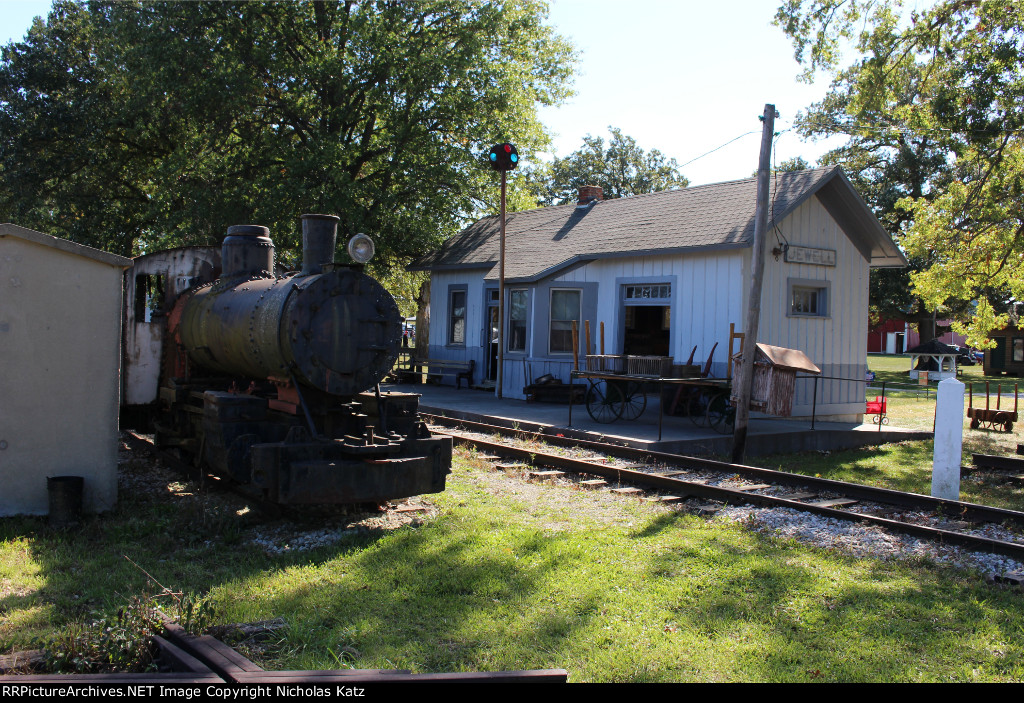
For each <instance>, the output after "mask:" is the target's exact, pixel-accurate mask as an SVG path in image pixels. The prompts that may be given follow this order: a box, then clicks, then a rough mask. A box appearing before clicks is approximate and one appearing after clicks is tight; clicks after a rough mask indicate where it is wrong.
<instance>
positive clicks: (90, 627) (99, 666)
mask: <svg viewBox="0 0 1024 703" xmlns="http://www.w3.org/2000/svg"><path fill="white" fill-rule="evenodd" d="M161 624H162V623H161V619H160V616H159V613H158V610H157V608H156V604H155V601H154V599H153V598H152V597H151V596H134V597H132V598H131V599H130V600H129V602H128V605H127V606H125V607H123V608H121V609H120V610H119V611H118V612H117V614H116V615H115V616H114V617H102V618H99V619H96V620H93V621H92V622H90V623H88V624H82V623H73V624H71V625H70V626H68V628H67V629H66V630H64V631H63V632H60V633H58V634H56V635H54V636H53V637H52V638H50V639H49V640H48V641H46V642H45V643H44V644H43V652H44V656H45V659H44V661H45V665H46V668H47V669H48V670H49V671H53V672H55V673H76V674H91V673H98V672H110V671H114V672H144V671H153V670H155V668H156V666H155V664H154V647H153V643H152V640H151V636H152V635H153V634H155V633H156V632H157V631H158V630H159V629H160V627H161Z"/></svg>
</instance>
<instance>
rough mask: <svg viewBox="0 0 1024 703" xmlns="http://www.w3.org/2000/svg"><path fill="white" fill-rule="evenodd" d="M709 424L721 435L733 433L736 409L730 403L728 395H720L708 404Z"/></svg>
mask: <svg viewBox="0 0 1024 703" xmlns="http://www.w3.org/2000/svg"><path fill="white" fill-rule="evenodd" d="M707 424H708V425H710V426H711V427H712V428H714V430H715V432H720V433H721V434H729V433H730V432H732V430H733V427H734V426H735V424H736V408H734V407H733V405H732V403H731V402H729V394H728V393H719V394H718V395H716V396H714V397H713V398H712V399H711V400H710V401H709V402H708V411H707Z"/></svg>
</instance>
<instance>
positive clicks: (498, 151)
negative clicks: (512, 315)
mask: <svg viewBox="0 0 1024 703" xmlns="http://www.w3.org/2000/svg"><path fill="white" fill-rule="evenodd" d="M487 159H488V161H489V162H490V164H491V168H493V169H494V170H495V171H499V172H500V173H501V235H500V237H499V239H498V374H497V375H498V377H497V380H496V383H495V389H494V392H495V395H496V396H497V397H498V398H501V386H502V383H503V381H504V378H503V372H504V370H505V173H506V172H507V171H511V170H512V169H514V168H515V167H516V166H518V165H519V152H518V151H516V148H515V146H513V145H512V144H509V143H508V142H505V143H503V144H495V145H494V146H492V147H491V151H490V153H488V154H487Z"/></svg>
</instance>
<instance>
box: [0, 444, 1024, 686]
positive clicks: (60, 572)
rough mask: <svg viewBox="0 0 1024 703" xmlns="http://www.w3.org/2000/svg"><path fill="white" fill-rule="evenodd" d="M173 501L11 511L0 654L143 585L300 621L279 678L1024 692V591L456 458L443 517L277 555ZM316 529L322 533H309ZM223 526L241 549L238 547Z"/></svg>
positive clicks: (0, 545) (242, 526)
mask: <svg viewBox="0 0 1024 703" xmlns="http://www.w3.org/2000/svg"><path fill="white" fill-rule="evenodd" d="M187 492H188V491H177V492H174V491H171V492H167V493H166V495H163V496H160V497H158V498H157V499H153V500H150V499H144V498H143V497H141V496H132V495H127V496H123V499H124V502H123V503H122V505H121V507H120V508H119V509H118V510H117V511H115V512H114V513H112V514H111V515H108V516H106V517H103V518H93V519H90V520H89V521H87V522H86V523H85V524H84V525H83V526H82V527H81V528H79V529H76V530H67V531H57V530H50V529H49V528H47V527H46V526H45V525H44V524H43V523H42V522H41V521H39V520H33V519H6V520H0V618H2V620H0V651H4V650H7V649H10V648H12V647H18V648H21V647H22V646H25V645H28V644H29V643H30V641H31V640H32V639H33V638H34V637H37V636H41V635H45V634H46V633H49V632H53V631H57V630H60V629H62V628H66V627H67V626H68V624H69V623H70V622H73V621H76V620H82V619H86V618H88V617H89V615H90V613H92V612H94V611H102V612H111V611H112V610H114V609H116V608H118V607H120V606H121V605H123V603H124V601H125V600H126V599H127V598H128V597H129V596H130V595H132V594H136V593H139V592H141V591H143V590H144V589H145V588H146V581H147V578H146V576H145V575H144V574H142V573H141V572H140V570H139V569H138V568H136V567H134V566H132V565H131V564H129V563H128V562H127V561H126V560H125V558H124V555H128V556H131V558H132V559H133V560H134V561H136V562H137V563H138V564H139V565H140V566H142V567H143V568H145V569H146V570H147V571H149V572H150V573H151V574H152V575H153V576H154V577H155V578H156V579H158V580H159V581H160V582H161V583H162V584H164V585H166V586H168V587H172V588H183V589H186V590H190V591H194V592H196V593H209V594H210V595H211V596H212V598H213V599H214V601H215V602H216V604H217V607H218V611H219V619H220V621H221V622H249V621H255V620H261V619H269V618H274V617H282V618H284V619H285V620H286V621H287V622H288V624H289V628H288V630H287V634H285V635H282V636H281V638H280V639H279V640H277V641H272V642H269V643H266V644H264V645H262V646H261V648H260V649H252V650H248V653H249V654H250V655H251V656H253V657H254V658H256V659H257V660H258V661H259V662H260V663H262V664H263V665H264V666H265V667H266V668H271V669H322V668H339V667H346V666H351V667H358V668H408V669H412V670H413V671H417V672H427V671H460V670H511V669H530V668H553V667H561V668H565V669H567V670H568V671H569V674H570V681H574V682H580V681H624V682H626V681H949V680H952V681H974V680H979V681H1019V680H1021V678H1022V677H1024V646H1022V638H1021V636H1020V635H1021V632H1022V631H1024V599H1021V598H1020V592H1019V590H1015V589H1010V588H1007V587H1000V586H991V585H986V584H985V583H984V582H983V580H982V579H980V578H979V577H978V576H977V575H976V574H973V573H969V572H963V571H957V570H953V569H950V568H945V567H939V566H936V565H934V564H931V563H929V562H927V561H924V560H921V561H916V562H885V561H877V560H872V559H855V558H851V557H846V556H843V555H841V554H837V553H834V552H828V551H824V550H818V549H813V548H809V547H807V546H804V545H801V544H798V543H796V542H792V541H783V540H777V539H774V538H771V537H766V536H764V535H760V534H757V533H753V532H750V531H748V530H746V529H745V528H744V527H743V526H742V525H739V524H735V523H727V522H725V521H721V520H715V519H712V520H708V519H705V518H701V517H696V516H692V515H688V514H685V513H679V512H673V511H669V510H667V509H665V508H661V507H654V506H648V505H647V504H643V503H640V502H638V501H636V500H635V499H628V498H621V497H613V496H610V495H609V494H607V493H599V492H586V491H578V490H573V489H570V488H564V487H548V486H545V487H536V486H533V485H531V484H525V483H523V482H520V481H518V480H514V479H511V478H508V477H505V476H504V475H502V474H500V473H498V472H494V471H492V470H488V469H487V468H485V465H484V464H483V463H482V462H479V461H476V460H475V459H474V458H473V457H472V455H470V454H467V453H465V452H461V451H460V452H459V454H458V458H457V461H456V464H455V467H454V473H453V475H452V476H451V477H450V479H449V489H448V490H447V491H446V492H445V493H443V494H440V495H438V496H435V497H434V498H433V499H434V500H435V502H436V504H437V506H438V508H439V513H438V515H437V516H436V517H434V518H431V519H429V520H427V521H425V522H424V523H423V524H420V525H418V526H407V527H403V528H400V529H397V530H393V531H381V532H371V533H366V534H356V535H353V536H350V537H348V538H346V540H345V541H343V542H339V543H336V544H334V545H333V546H330V547H323V548H320V549H318V550H315V551H312V552H305V553H292V554H285V555H278V556H271V555H268V554H266V553H264V552H263V551H262V550H261V549H259V548H258V547H256V546H254V545H251V544H249V542H248V532H247V530H248V529H249V525H248V523H247V522H246V516H238V515H236V514H235V513H234V512H232V511H218V510H216V509H215V508H213V507H212V503H203V502H202V501H199V500H196V499H195V497H188V496H185V495H184V493H187ZM313 527H315V525H310V528H313ZM225 535H226V537H225Z"/></svg>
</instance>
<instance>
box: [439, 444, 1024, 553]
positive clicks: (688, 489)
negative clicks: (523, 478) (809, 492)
mask: <svg viewBox="0 0 1024 703" xmlns="http://www.w3.org/2000/svg"><path fill="white" fill-rule="evenodd" d="M442 434H449V436H452V437H453V438H455V439H460V440H462V441H464V442H470V443H472V444H474V445H476V446H477V447H480V448H484V449H486V450H487V451H492V452H500V453H503V454H505V455H509V456H513V457H516V458H519V459H523V460H526V461H528V462H530V463H531V464H542V465H544V466H551V467H554V468H559V469H564V470H566V471H571V472H573V473H585V474H593V475H596V476H601V477H604V478H613V479H615V480H616V481H619V482H628V483H632V484H636V485H641V486H650V487H654V488H659V489H664V490H667V491H671V492H672V494H673V495H678V496H679V497H680V498H686V497H691V496H696V497H701V498H707V499H713V500H719V501H725V502H726V503H732V504H753V505H759V506H763V507H771V508H791V509H793V510H799V511H802V512H808V513H812V514H815V515H820V516H822V517H831V518H835V519H838V520H844V521H848V522H859V523H864V524H870V525H876V526H879V527H883V528H885V529H889V530H892V531H894V532H901V533H904V534H909V535H913V536H916V537H922V538H924V539H927V540H930V541H937V542H940V543H945V544H954V545H958V546H961V547H967V548H970V549H972V550H976V551H983V552H989V553H994V554H1002V555H1004V556H1010V557H1013V558H1015V559H1021V560H1024V544H1018V543H1015V542H1007V541H1005V540H997V539H992V538H989V537H981V536H977V535H969V534H964V533H961V532H954V531H952V530H945V529H941V528H936V527H928V526H925V525H917V524H913V523H907V522H901V521H898V520H892V519H889V518H882V517H877V516H874V515H867V514H864V513H855V512H852V511H847V510H840V509H837V508H830V507H825V506H821V505H814V504H811V503H802V502H800V501H796V500H790V499H786V498H778V497H775V496H767V495H761V494H758V493H752V492H749V491H741V490H737V489H731V488H722V487H718V486H709V485H706V484H703V483H697V482H694V481H686V480H683V479H679V478H675V477H672V476H667V475H658V474H651V473H646V472H643V471H636V470H633V469H624V468H618V467H614V466H607V465H605V464H600V463H597V462H594V461H587V460H584V459H572V458H569V457H563V456H559V455H557V454H548V453H546V452H537V451H533V450H530V449H521V448H518V447H511V446H509V445H507V444H501V443H497V442H491V441H488V440H482V439H476V438H469V437H464V436H459V435H455V434H452V433H442ZM666 456H672V457H676V458H678V455H666ZM685 458H688V457H685ZM714 463H716V464H718V465H719V466H728V467H733V466H738V465H735V464H726V463H725V462H714ZM749 468H756V467H749ZM733 473H740V472H733ZM773 473H776V474H783V473H784V472H773ZM784 475H786V476H789V477H795V475H794V474H784ZM798 478H803V477H798ZM830 483H831V484H832V485H833V486H835V485H836V484H838V485H841V486H844V487H849V486H851V485H853V484H842V483H841V482H838V481H831V482H830ZM801 485H806V484H803V483H801ZM829 490H833V491H835V492H837V493H842V494H844V495H847V496H849V494H848V493H844V492H843V491H842V490H838V489H837V488H830V489H829ZM890 492H892V491H890ZM910 495H916V494H910ZM922 497H927V496H922ZM946 502H947V503H955V502H954V501H946ZM968 505H970V504H968ZM981 507H984V506H981ZM1009 512H1014V511H1009ZM1022 517H1024V516H1022Z"/></svg>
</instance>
